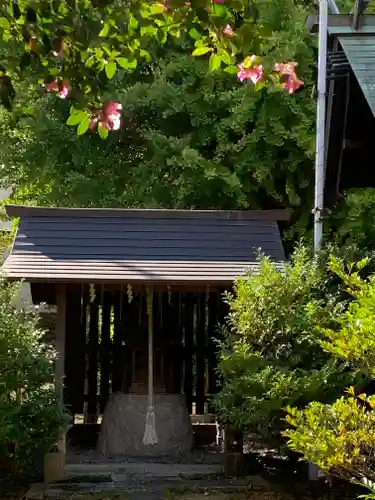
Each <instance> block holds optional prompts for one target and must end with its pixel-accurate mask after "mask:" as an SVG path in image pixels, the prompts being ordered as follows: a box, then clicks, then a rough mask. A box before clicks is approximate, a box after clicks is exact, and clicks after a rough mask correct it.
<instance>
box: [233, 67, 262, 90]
mask: <svg viewBox="0 0 375 500" xmlns="http://www.w3.org/2000/svg"><path fill="white" fill-rule="evenodd" d="M238 68H239V71H238V73H237V77H238V79H239V80H240V81H241V82H243V81H244V80H251V81H252V82H253V84H254V85H255V84H256V83H258V82H260V81H261V80H262V78H263V66H262V65H261V64H258V65H257V66H255V67H253V68H245V67H244V65H243V64H239V65H238Z"/></svg>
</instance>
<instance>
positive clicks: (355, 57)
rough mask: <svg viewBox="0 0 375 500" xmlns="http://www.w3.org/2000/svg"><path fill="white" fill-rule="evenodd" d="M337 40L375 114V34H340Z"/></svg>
mask: <svg viewBox="0 0 375 500" xmlns="http://www.w3.org/2000/svg"><path fill="white" fill-rule="evenodd" d="M339 42H340V44H341V46H342V48H343V50H344V52H345V54H346V57H347V58H348V61H349V64H350V66H351V68H352V70H353V72H354V74H355V76H356V78H357V80H358V83H359V85H360V87H361V89H362V92H363V95H364V96H365V98H366V100H367V102H368V104H369V106H370V108H371V111H372V113H373V115H374V116H375V36H374V35H367V36H366V35H358V36H353V35H350V36H340V37H339Z"/></svg>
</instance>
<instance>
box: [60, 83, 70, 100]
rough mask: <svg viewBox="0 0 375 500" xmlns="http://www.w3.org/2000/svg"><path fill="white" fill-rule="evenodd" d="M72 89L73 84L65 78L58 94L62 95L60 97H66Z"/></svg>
mask: <svg viewBox="0 0 375 500" xmlns="http://www.w3.org/2000/svg"><path fill="white" fill-rule="evenodd" d="M70 90H71V86H70V85H69V83H68V82H67V81H65V80H63V82H62V85H61V89H60V91H59V92H58V94H57V95H58V96H59V97H60V99H66V98H67V97H68V95H69V92H70Z"/></svg>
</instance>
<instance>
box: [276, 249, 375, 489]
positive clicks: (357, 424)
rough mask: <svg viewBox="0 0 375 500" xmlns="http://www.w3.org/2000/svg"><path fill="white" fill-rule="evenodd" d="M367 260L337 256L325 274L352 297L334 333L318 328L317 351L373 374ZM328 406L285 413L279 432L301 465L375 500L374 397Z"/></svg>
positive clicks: (371, 283) (374, 337)
mask: <svg viewBox="0 0 375 500" xmlns="http://www.w3.org/2000/svg"><path fill="white" fill-rule="evenodd" d="M367 263H368V259H362V260H361V261H359V262H358V263H356V264H355V263H350V264H346V263H345V262H344V261H343V260H340V259H338V258H336V257H331V259H330V269H331V271H332V272H334V273H336V275H337V276H338V277H339V278H340V279H341V280H342V282H343V283H344V284H345V287H346V292H347V293H348V294H349V295H350V296H351V297H352V300H351V301H350V302H349V303H348V306H347V308H346V310H345V311H344V312H343V313H342V314H341V315H340V316H339V317H338V318H337V325H336V327H335V328H323V329H322V335H323V337H324V338H323V339H322V340H321V346H322V348H323V349H324V350H325V351H326V352H327V353H328V354H329V355H330V356H332V358H333V359H335V358H336V359H338V360H345V361H346V362H349V363H350V364H351V366H352V367H353V370H357V372H358V374H362V375H365V377H373V376H374V373H375V368H374V364H375V355H374V349H375V274H372V275H370V276H368V277H367V278H362V277H361V274H360V273H361V272H362V270H363V269H364V267H365V266H366V265H367ZM348 392H349V396H348V397H341V398H340V399H338V400H337V401H335V402H334V403H333V404H328V405H323V404H320V403H317V402H314V403H311V404H310V405H308V406H307V407H306V408H304V409H302V410H299V409H297V408H288V409H287V411H288V416H287V422H288V424H289V425H290V426H291V428H290V429H288V430H286V431H285V432H284V436H286V437H288V438H289V442H288V445H289V447H290V448H291V449H292V450H294V451H297V452H299V453H301V454H302V455H303V457H304V459H305V460H309V461H312V462H315V463H316V464H317V465H318V466H319V467H320V469H321V470H322V471H324V472H325V473H327V474H330V475H333V476H338V477H340V478H344V479H347V480H349V481H354V482H360V483H361V484H362V485H364V486H366V487H367V489H368V490H370V492H371V493H370V494H369V495H367V496H366V497H367V498H375V483H374V481H375V464H374V453H375V413H374V410H373V408H374V407H375V397H374V396H370V397H367V396H366V395H365V394H360V395H359V396H356V395H355V391H354V388H353V387H352V388H350V389H349V391H348Z"/></svg>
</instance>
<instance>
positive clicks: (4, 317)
mask: <svg viewBox="0 0 375 500" xmlns="http://www.w3.org/2000/svg"><path fill="white" fill-rule="evenodd" d="M18 292H19V287H18V285H10V284H9V283H6V282H4V281H0V457H1V458H3V459H4V458H7V457H8V458H11V459H12V462H13V463H14V464H15V465H16V467H17V469H18V470H21V471H22V469H23V468H25V467H27V466H28V465H29V464H30V462H31V461H32V460H33V458H34V457H35V455H36V454H38V453H44V452H46V451H47V450H48V449H50V448H51V446H52V445H53V444H54V443H55V442H56V440H57V439H58V437H59V434H60V433H61V431H62V430H63V428H64V426H65V425H66V424H67V417H66V414H65V411H64V409H63V407H62V405H61V404H60V402H59V401H58V399H57V397H56V394H55V389H54V376H53V374H54V372H53V363H54V359H55V352H54V350H53V349H52V348H51V347H50V346H47V345H46V344H43V342H41V340H42V336H43V332H42V331H41V330H40V329H39V328H38V326H37V322H38V318H37V316H36V315H35V314H34V312H33V311H27V310H21V309H19V308H17V307H16V296H17V293H18Z"/></svg>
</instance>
